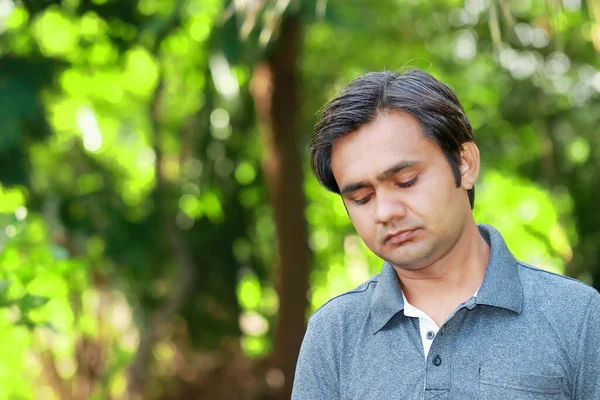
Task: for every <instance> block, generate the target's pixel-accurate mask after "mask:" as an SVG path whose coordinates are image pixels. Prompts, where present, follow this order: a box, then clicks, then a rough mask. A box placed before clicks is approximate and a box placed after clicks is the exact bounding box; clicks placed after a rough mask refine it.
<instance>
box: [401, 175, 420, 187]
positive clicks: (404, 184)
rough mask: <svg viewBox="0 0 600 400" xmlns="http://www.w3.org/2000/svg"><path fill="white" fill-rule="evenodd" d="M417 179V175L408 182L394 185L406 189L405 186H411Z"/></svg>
mask: <svg viewBox="0 0 600 400" xmlns="http://www.w3.org/2000/svg"><path fill="white" fill-rule="evenodd" d="M417 180H419V175H417V176H415V177H414V178H412V179H411V180H410V181H408V182H402V183H396V186H398V187H401V188H403V189H406V188H409V187H411V186H414V184H415V183H417Z"/></svg>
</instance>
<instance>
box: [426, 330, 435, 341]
mask: <svg viewBox="0 0 600 400" xmlns="http://www.w3.org/2000/svg"><path fill="white" fill-rule="evenodd" d="M425 337H426V338H427V339H429V340H433V338H434V337H435V333H433V331H429V332H427V333H426V334H425Z"/></svg>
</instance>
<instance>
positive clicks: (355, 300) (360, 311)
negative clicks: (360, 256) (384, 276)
mask: <svg viewBox="0 0 600 400" xmlns="http://www.w3.org/2000/svg"><path fill="white" fill-rule="evenodd" d="M378 281H379V275H375V276H374V277H372V278H371V279H369V280H368V281H366V282H363V283H362V284H360V285H359V286H357V287H356V288H354V289H352V290H349V291H347V292H344V293H342V294H340V295H338V296H335V297H333V298H332V299H330V300H329V301H327V302H326V303H325V304H323V305H322V306H321V307H319V308H318V309H317V310H316V311H315V312H314V313H313V314H312V316H311V317H310V319H309V324H311V325H314V324H321V323H326V324H328V325H329V324H336V323H345V322H349V321H348V320H356V319H358V318H361V317H363V316H365V313H368V310H369V306H370V304H371V296H372V294H373V290H374V289H375V287H376V286H377V283H378Z"/></svg>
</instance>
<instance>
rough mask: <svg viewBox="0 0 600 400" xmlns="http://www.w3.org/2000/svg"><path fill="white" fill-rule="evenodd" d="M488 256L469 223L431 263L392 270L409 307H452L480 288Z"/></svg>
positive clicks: (486, 246)
mask: <svg viewBox="0 0 600 400" xmlns="http://www.w3.org/2000/svg"><path fill="white" fill-rule="evenodd" d="M489 255H490V248H489V246H488V244H487V242H486V241H485V239H483V237H481V235H480V233H479V230H478V229H477V225H476V224H475V222H474V221H473V222H471V223H468V224H467V227H466V229H465V230H464V232H463V233H462V235H461V236H460V237H459V239H458V241H457V242H456V243H455V244H454V245H453V246H452V248H451V250H450V251H449V252H448V253H447V254H446V255H445V256H444V257H442V258H441V259H439V260H437V261H436V262H435V263H433V264H431V265H429V266H427V267H425V268H421V269H418V270H406V269H400V268H397V267H395V270H396V274H397V275H398V278H399V279H400V284H401V286H402V291H403V292H404V295H405V296H406V298H407V299H408V301H409V302H410V303H411V304H413V305H415V306H419V305H421V306H424V307H426V306H427V304H429V305H431V306H433V304H447V305H449V306H452V308H453V307H454V306H455V305H458V304H460V303H461V302H462V301H464V300H466V299H468V298H469V297H471V296H472V295H473V294H474V293H475V291H476V290H477V289H478V288H479V286H481V282H483V277H484V275H485V271H486V269H487V263H488V260H489Z"/></svg>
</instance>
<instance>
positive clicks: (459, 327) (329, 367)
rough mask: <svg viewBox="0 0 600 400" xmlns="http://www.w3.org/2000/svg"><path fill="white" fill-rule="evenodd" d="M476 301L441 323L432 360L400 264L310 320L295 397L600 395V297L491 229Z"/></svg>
mask: <svg viewBox="0 0 600 400" xmlns="http://www.w3.org/2000/svg"><path fill="white" fill-rule="evenodd" d="M479 231H480V233H481V234H482V236H483V237H484V238H485V239H486V241H487V242H488V243H489V244H490V246H491V252H490V260H489V263H488V267H487V271H486V273H485V277H484V280H483V283H482V285H481V288H480V289H479V292H478V294H477V297H473V298H471V299H469V300H468V301H466V302H465V303H463V304H461V305H460V306H459V307H458V308H457V309H456V310H455V311H454V312H453V313H452V315H451V316H450V317H449V318H448V320H447V321H446V323H445V324H444V325H443V326H442V327H441V329H440V330H439V332H438V334H437V335H436V336H435V338H434V339H433V342H432V344H431V349H430V351H429V354H428V356H427V358H426V359H424V353H423V345H422V342H421V336H420V333H419V325H418V324H419V322H418V318H410V317H406V316H404V313H403V312H402V311H403V309H404V303H403V300H402V292H401V290H400V286H399V284H398V281H397V278H396V274H395V272H394V268H393V267H392V266H391V265H390V264H389V263H385V264H384V266H383V270H382V272H381V274H380V275H377V276H375V277H374V278H372V279H370V280H369V281H367V282H365V283H364V284H362V285H360V286H359V287H357V288H356V289H354V290H351V291H349V292H347V293H344V294H342V295H340V296H338V297H335V298H334V299H332V300H330V301H329V302H328V303H326V304H325V305H324V306H323V307H321V308H320V309H319V310H317V311H316V312H315V313H314V314H313V316H312V317H311V318H310V320H309V323H308V328H307V331H306V335H305V337H304V341H303V343H302V348H301V351H300V357H299V359H298V364H297V368H296V376H295V381H294V391H293V394H292V399H293V400H317V399H318V400H321V399H327V400H334V399H344V400H345V399H357V400H358V399H361V400H366V399H409V400H410V399H436V400H444V399H485V400H494V399H501V400H519V399H528V400H534V399H551V400H552V399H594V400H596V399H600V295H599V294H598V292H597V291H596V290H595V289H593V288H591V287H589V286H587V285H585V284H583V283H581V282H579V281H576V280H574V279H571V278H567V277H563V276H560V275H556V274H553V273H550V272H547V271H543V270H540V269H537V268H534V267H531V266H529V265H526V264H524V263H522V262H519V261H517V260H516V259H515V258H514V256H513V255H512V254H511V253H510V251H509V250H508V249H507V247H506V244H505V243H504V240H503V239H502V236H501V235H500V234H499V233H498V231H496V230H495V229H494V228H492V227H491V226H487V225H480V226H479Z"/></svg>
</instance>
